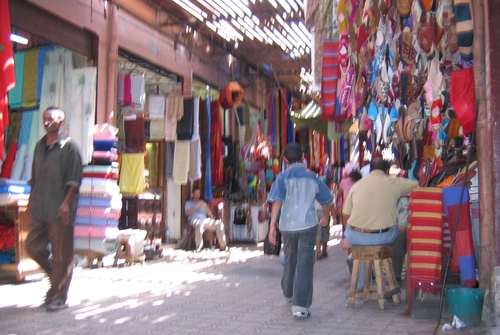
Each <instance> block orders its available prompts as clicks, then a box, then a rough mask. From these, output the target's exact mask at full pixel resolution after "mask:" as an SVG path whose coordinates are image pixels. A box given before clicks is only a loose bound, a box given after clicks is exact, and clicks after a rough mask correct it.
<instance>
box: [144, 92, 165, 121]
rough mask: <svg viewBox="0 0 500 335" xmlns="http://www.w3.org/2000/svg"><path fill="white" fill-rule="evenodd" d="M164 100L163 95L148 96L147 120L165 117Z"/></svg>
mask: <svg viewBox="0 0 500 335" xmlns="http://www.w3.org/2000/svg"><path fill="white" fill-rule="evenodd" d="M165 104H166V99H165V96H164V95H148V112H149V118H151V119H154V118H161V119H163V118H164V117H165Z"/></svg>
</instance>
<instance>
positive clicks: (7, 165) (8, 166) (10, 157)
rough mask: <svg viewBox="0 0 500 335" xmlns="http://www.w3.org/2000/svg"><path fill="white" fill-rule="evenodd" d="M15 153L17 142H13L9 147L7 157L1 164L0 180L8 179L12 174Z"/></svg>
mask: <svg viewBox="0 0 500 335" xmlns="http://www.w3.org/2000/svg"><path fill="white" fill-rule="evenodd" d="M16 152H17V142H13V143H12V144H11V145H10V148H9V151H8V152H7V157H6V158H5V160H4V161H3V163H2V172H1V173H0V178H10V175H11V173H12V167H13V166H14V158H15V157H16Z"/></svg>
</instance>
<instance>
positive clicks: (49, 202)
mask: <svg viewBox="0 0 500 335" xmlns="http://www.w3.org/2000/svg"><path fill="white" fill-rule="evenodd" d="M46 137H47V136H44V137H42V139H41V140H40V141H38V143H37V144H36V146H35V152H34V155H33V167H32V172H31V179H30V180H29V181H28V183H29V184H30V185H31V187H32V188H34V190H32V192H31V195H30V207H31V213H30V215H31V217H32V218H34V219H37V220H46V221H57V220H59V217H58V212H59V207H60V206H61V204H62V203H63V201H64V198H65V197H66V193H67V191H68V187H69V186H75V187H76V188H77V189H76V193H75V196H74V197H73V199H72V201H71V206H70V214H71V215H70V221H69V222H70V223H71V224H72V223H74V222H75V217H76V210H77V206H78V198H79V194H78V188H79V187H80V183H81V181H82V159H81V156H80V151H79V149H78V146H77V145H76V142H74V141H73V140H71V139H70V138H67V139H64V140H58V141H57V142H56V143H54V144H53V145H51V146H50V147H48V148H47V146H46Z"/></svg>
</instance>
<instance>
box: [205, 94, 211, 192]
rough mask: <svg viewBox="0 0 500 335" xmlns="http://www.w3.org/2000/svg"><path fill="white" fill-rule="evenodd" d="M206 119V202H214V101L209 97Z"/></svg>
mask: <svg viewBox="0 0 500 335" xmlns="http://www.w3.org/2000/svg"><path fill="white" fill-rule="evenodd" d="M205 103H206V111H205V112H206V117H207V124H208V127H207V141H206V142H205V146H206V147H205V148H206V150H205V200H206V201H211V200H212V159H211V158H210V156H211V148H212V147H211V145H210V137H211V136H210V131H211V123H212V99H211V98H210V96H207V100H206V102H205Z"/></svg>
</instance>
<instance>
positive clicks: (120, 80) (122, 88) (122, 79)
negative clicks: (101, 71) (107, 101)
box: [116, 73, 125, 107]
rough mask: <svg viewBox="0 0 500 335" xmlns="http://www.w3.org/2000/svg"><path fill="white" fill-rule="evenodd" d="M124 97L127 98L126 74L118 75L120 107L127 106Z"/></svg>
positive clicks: (117, 95)
mask: <svg viewBox="0 0 500 335" xmlns="http://www.w3.org/2000/svg"><path fill="white" fill-rule="evenodd" d="M124 96H125V74H124V73H118V82H117V84H116V100H117V102H118V106H120V107H121V106H123V105H124V104H125V101H124Z"/></svg>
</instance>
